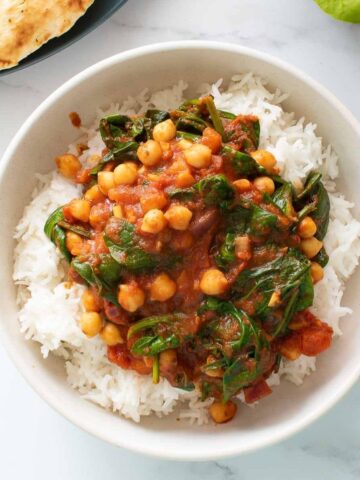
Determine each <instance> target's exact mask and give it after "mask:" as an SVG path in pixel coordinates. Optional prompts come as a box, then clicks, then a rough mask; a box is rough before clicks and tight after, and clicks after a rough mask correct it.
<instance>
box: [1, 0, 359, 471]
mask: <svg viewBox="0 0 360 480" xmlns="http://www.w3.org/2000/svg"><path fill="white" fill-rule="evenodd" d="M96 1H101V0H96ZM184 39H210V40H220V41H228V42H234V43H238V44H242V45H245V46H248V47H253V48H258V49H260V50H263V51H266V52H268V53H271V54H273V55H276V56H278V57H280V58H281V59H283V60H286V61H288V62H291V63H293V64H294V65H296V66H297V67H300V68H302V69H303V70H304V71H305V72H307V73H308V74H310V75H311V76H313V77H314V78H316V79H317V80H319V81H320V82H321V83H323V84H324V85H326V86H327V87H328V88H329V89H330V90H332V91H333V92H334V93H335V94H336V95H337V96H338V97H339V98H340V99H341V100H342V101H343V102H344V103H345V105H346V106H347V107H348V108H350V110H352V111H353V113H354V114H355V115H357V116H359V115H360V94H359V85H360V26H358V25H350V24H345V23H340V22H336V21H334V20H333V19H331V18H330V17H328V16H326V15H325V14H323V13H322V12H321V11H320V10H319V9H318V8H317V6H316V5H315V3H314V2H313V1H312V0H182V1H178V0H129V1H128V3H127V4H126V5H125V7H124V8H122V9H121V10H120V11H119V12H118V13H117V14H116V15H115V16H114V17H112V19H110V20H109V21H107V22H106V23H105V24H104V25H102V26H101V27H100V28H99V29H97V30H96V31H94V32H93V33H91V34H90V35H88V36H87V37H85V38H83V39H82V40H80V41H79V42H78V43H76V44H75V45H73V46H71V47H70V48H68V49H66V50H64V51H62V52H60V53H59V54H57V55H56V56H53V57H51V58H49V59H47V60H45V61H43V62H41V63H39V64H37V65H34V66H32V67H31V68H29V69H26V70H21V71H19V72H17V73H12V74H9V75H7V76H6V77H2V78H1V80H0V154H1V153H2V152H3V151H4V149H5V147H6V145H7V144H8V142H9V141H10V139H11V137H12V136H13V135H14V133H15V132H16V130H17V129H18V128H19V126H20V125H21V123H22V122H23V120H24V119H25V118H26V117H27V116H28V115H29V114H30V113H31V112H32V110H33V109H34V108H35V107H36V106H37V105H38V104H39V103H40V102H41V101H42V100H43V99H44V98H46V96H47V95H48V94H49V93H51V92H52V91H53V90H54V89H55V88H56V87H58V86H59V85H61V84H62V83H63V82H64V81H65V80H67V79H68V78H70V77H71V76H73V75H74V74H76V73H78V72H79V71H81V70H82V69H84V68H85V67H87V66H89V65H91V64H93V63H95V62H97V61H98V60H101V59H103V58H105V57H107V56H110V55H112V54H114V53H117V52H119V51H123V50H126V49H128V48H133V47H136V46H140V45H144V44H148V43H154V42H162V41H168V40H184ZM0 378H2V387H1V393H0V458H1V462H0V478H1V479H4V480H5V479H6V480H13V479H15V480H18V479H20V478H27V479H28V480H35V479H36V480H48V479H49V478H51V480H63V479H67V480H68V479H70V480H72V479H79V480H82V479H86V480H98V479H106V480H107V479H113V478H114V479H115V478H124V479H127V480H139V479H151V480H152V479H154V480H155V479H156V480H169V479H171V480H183V479H184V478H186V479H188V480H200V479H204V478H206V479H208V480H223V479H224V480H254V479H255V480H262V479H266V480H275V479H276V480H278V479H291V480H315V479H316V480H322V479H326V480H355V479H360V386H359V385H357V386H356V387H355V388H354V389H353V390H352V391H351V392H350V394H348V395H347V397H346V398H345V399H343V400H342V401H341V402H340V403H339V404H338V405H337V406H336V407H335V408H334V409H333V410H332V411H331V412H329V413H328V414H327V415H325V416H324V417H323V418H321V419H320V420H319V421H317V422H316V423H315V424H313V425H312V426H311V427H309V428H307V429H306V430H305V431H303V432H301V433H299V434H297V435H295V436H294V437H292V438H290V439H288V440H287V441H285V442H283V443H281V444H279V445H276V446H274V447H271V448H268V449H266V450H263V451H260V452H257V453H253V454H249V455H246V456H242V457H239V458H234V459H230V460H224V461H218V462H204V463H176V462H166V461H159V460H155V459H150V458H146V457H142V456H139V455H135V454H132V453H129V452H126V451H124V450H120V449H117V448H115V447H112V446H109V445H107V444H105V443H103V442H101V441H100V440H97V439H96V438H93V437H91V436H90V435H88V434H86V433H84V432H82V431H81V430H79V429H77V428H76V427H74V426H72V425H71V424H69V423H68V422H67V421H65V420H64V419H63V418H61V417H60V416H59V415H58V414H56V413H54V412H53V411H52V410H51V409H50V408H49V407H48V406H47V405H46V404H45V403H44V402H43V401H42V400H41V399H40V398H38V397H37V395H36V394H35V393H34V392H33V391H32V390H31V389H30V387H29V386H27V385H26V383H25V382H24V380H23V379H22V378H21V376H20V375H19V373H18V372H17V371H16V370H15V368H14V367H13V365H12V364H11V363H10V361H9V359H8V358H7V356H6V354H5V352H4V351H3V350H2V349H1V347H0Z"/></svg>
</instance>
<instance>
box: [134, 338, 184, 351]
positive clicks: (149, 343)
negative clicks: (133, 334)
mask: <svg viewBox="0 0 360 480" xmlns="http://www.w3.org/2000/svg"><path fill="white" fill-rule="evenodd" d="M179 345H180V340H179V338H178V337H177V336H176V335H174V334H171V335H170V336H168V337H161V336H160V335H145V336H143V337H140V338H139V339H138V340H136V342H135V343H134V344H133V346H132V347H131V351H132V352H133V353H134V354H135V355H144V356H154V355H158V354H159V353H160V352H163V351H164V350H168V349H169V348H177V347H178V346H179Z"/></svg>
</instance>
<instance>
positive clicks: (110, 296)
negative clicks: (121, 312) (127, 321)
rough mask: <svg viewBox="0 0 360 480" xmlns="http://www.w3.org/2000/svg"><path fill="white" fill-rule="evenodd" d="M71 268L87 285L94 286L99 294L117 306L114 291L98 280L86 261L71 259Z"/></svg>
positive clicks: (101, 280)
mask: <svg viewBox="0 0 360 480" xmlns="http://www.w3.org/2000/svg"><path fill="white" fill-rule="evenodd" d="M71 266H72V268H73V269H74V270H75V272H77V273H78V274H79V275H80V276H81V277H82V278H83V279H84V280H85V281H86V283H88V284H89V285H92V286H95V287H97V288H98V290H99V294H100V295H101V296H102V297H104V298H106V299H107V300H109V301H110V302H111V303H114V304H115V305H119V302H118V300H117V295H116V289H115V288H112V286H111V285H109V284H108V283H107V282H106V281H105V280H104V279H102V278H100V277H99V276H98V275H97V273H95V270H94V268H93V266H92V265H91V264H90V263H89V262H87V261H81V260H80V259H79V258H78V257H75V258H73V260H72V262H71Z"/></svg>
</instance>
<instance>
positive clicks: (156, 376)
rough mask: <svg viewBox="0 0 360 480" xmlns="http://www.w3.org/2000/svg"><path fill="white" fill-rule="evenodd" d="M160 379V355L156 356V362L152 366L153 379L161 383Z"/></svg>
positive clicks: (154, 381)
mask: <svg viewBox="0 0 360 480" xmlns="http://www.w3.org/2000/svg"><path fill="white" fill-rule="evenodd" d="M159 380H160V361H159V355H156V356H155V357H154V363H153V368H152V381H153V383H159Z"/></svg>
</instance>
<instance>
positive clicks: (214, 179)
mask: <svg viewBox="0 0 360 480" xmlns="http://www.w3.org/2000/svg"><path fill="white" fill-rule="evenodd" d="M193 188H194V189H195V190H197V191H198V192H199V193H200V195H201V196H202V197H203V198H204V201H205V205H207V206H219V207H220V208H224V209H226V208H228V207H229V206H230V204H231V203H232V201H233V198H234V196H235V189H234V187H233V186H232V185H231V184H230V183H229V181H228V179H227V178H226V176H225V175H223V174H218V175H212V176H210V177H205V178H203V179H202V180H200V181H199V182H198V183H196V184H195V185H194V187H193Z"/></svg>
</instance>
